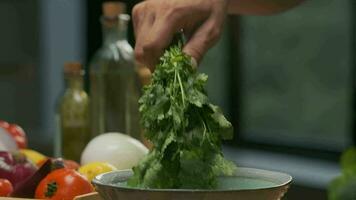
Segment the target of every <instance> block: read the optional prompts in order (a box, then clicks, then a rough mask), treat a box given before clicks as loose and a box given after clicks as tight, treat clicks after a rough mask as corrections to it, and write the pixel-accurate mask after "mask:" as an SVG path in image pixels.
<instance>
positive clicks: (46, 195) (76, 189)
mask: <svg viewBox="0 0 356 200" xmlns="http://www.w3.org/2000/svg"><path fill="white" fill-rule="evenodd" d="M93 191H94V188H93V186H92V185H91V184H90V182H89V181H88V179H86V178H85V177H84V176H82V175H81V174H79V173H78V172H77V171H75V170H73V169H67V168H62V169H57V170H54V171H52V172H51V173H49V174H48V175H47V176H46V177H45V178H44V179H43V180H42V181H41V182H40V184H39V185H38V186H37V189H36V194H35V197H36V198H37V199H53V200H72V199H73V198H74V197H76V196H78V195H82V194H87V193H90V192H93Z"/></svg>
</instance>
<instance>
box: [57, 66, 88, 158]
mask: <svg viewBox="0 0 356 200" xmlns="http://www.w3.org/2000/svg"><path fill="white" fill-rule="evenodd" d="M83 75H84V71H83V70H82V65H81V64H80V63H76V62H71V63H66V64H65V65H64V76H65V79H66V84H67V87H66V90H65V92H64V95H63V97H62V98H61V101H60V104H59V126H60V135H61V137H60V139H61V153H62V156H63V157H64V158H66V159H71V160H75V161H79V160H80V155H81V153H82V151H83V150H84V148H85V145H86V144H87V143H88V141H89V139H90V111H89V109H90V105H89V96H88V94H87V93H86V92H85V91H84V88H83Z"/></svg>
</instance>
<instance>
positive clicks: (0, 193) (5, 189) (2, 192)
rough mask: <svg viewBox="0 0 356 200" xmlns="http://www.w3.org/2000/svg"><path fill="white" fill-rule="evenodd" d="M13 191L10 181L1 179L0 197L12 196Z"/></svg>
mask: <svg viewBox="0 0 356 200" xmlns="http://www.w3.org/2000/svg"><path fill="white" fill-rule="evenodd" d="M13 190H14V189H13V187H12V184H11V183H10V181H9V180H7V179H2V178H0V197H8V196H10V194H11V193H12V191H13Z"/></svg>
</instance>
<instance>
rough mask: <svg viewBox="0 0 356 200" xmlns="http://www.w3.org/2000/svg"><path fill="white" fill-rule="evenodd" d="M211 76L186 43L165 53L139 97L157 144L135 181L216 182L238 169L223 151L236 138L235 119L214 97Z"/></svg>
mask: <svg viewBox="0 0 356 200" xmlns="http://www.w3.org/2000/svg"><path fill="white" fill-rule="evenodd" d="M207 80H208V76H207V75H205V74H199V73H197V72H196V70H194V69H193V68H192V66H191V60H190V57H188V56H187V55H186V54H184V53H183V52H182V45H181V44H180V43H179V44H177V45H173V46H171V47H170V48H169V49H168V50H167V51H166V52H165V53H164V55H163V56H162V57H161V60H160V64H159V65H158V66H156V69H155V72H154V73H153V77H152V82H151V84H150V85H148V86H146V87H145V88H144V93H143V95H142V97H141V98H140V100H139V103H140V114H141V124H142V125H143V127H144V129H145V135H146V137H147V138H148V139H149V140H151V141H152V143H153V144H154V149H153V150H151V151H150V152H149V154H148V155H147V156H146V158H145V159H143V160H142V161H141V163H140V164H139V165H138V166H136V167H134V168H133V171H134V175H133V176H132V177H131V179H130V180H129V182H128V185H129V186H133V187H142V188H200V189H205V188H214V187H216V186H217V176H221V175H232V174H233V172H234V171H235V169H236V167H235V165H234V164H233V163H232V162H230V161H227V160H225V159H224V157H223V155H222V151H221V140H222V139H230V138H232V133H233V131H232V125H231V123H230V122H229V121H228V120H227V119H226V118H225V117H224V115H223V114H222V112H221V111H220V109H219V108H218V107H217V106H215V105H213V104H211V103H210V102H209V99H208V97H207V94H206V92H205V89H204V85H205V83H206V82H207Z"/></svg>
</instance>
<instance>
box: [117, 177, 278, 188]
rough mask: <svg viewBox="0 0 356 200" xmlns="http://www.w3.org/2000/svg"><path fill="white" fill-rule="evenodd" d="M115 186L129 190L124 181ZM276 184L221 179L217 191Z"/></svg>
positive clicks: (241, 179)
mask: <svg viewBox="0 0 356 200" xmlns="http://www.w3.org/2000/svg"><path fill="white" fill-rule="evenodd" d="M114 185H115V186H119V187H123V188H131V187H129V186H127V183H126V181H122V182H116V183H115V184H114ZM276 186H277V184H276V183H274V182H271V181H268V180H263V179H256V178H249V177H233V176H232V177H221V178H219V179H218V187H217V190H253V189H262V188H271V187H276Z"/></svg>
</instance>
